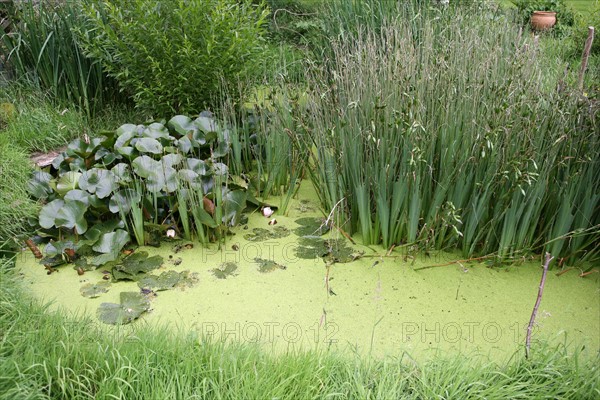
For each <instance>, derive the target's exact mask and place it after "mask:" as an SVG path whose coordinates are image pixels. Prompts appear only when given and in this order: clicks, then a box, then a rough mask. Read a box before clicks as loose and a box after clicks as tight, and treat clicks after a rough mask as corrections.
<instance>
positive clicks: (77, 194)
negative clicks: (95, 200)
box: [65, 189, 91, 207]
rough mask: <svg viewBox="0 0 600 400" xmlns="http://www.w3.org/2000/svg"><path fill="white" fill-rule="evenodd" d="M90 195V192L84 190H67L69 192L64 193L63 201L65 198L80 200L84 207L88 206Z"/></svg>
mask: <svg viewBox="0 0 600 400" xmlns="http://www.w3.org/2000/svg"><path fill="white" fill-rule="evenodd" d="M90 197H91V196H90V194H89V193H88V192H86V191H85V190H79V189H73V190H69V192H68V193H67V194H65V201H66V200H70V201H80V202H82V203H83V204H85V205H86V207H89V205H90Z"/></svg>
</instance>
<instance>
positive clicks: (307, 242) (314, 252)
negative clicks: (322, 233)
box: [296, 236, 327, 260]
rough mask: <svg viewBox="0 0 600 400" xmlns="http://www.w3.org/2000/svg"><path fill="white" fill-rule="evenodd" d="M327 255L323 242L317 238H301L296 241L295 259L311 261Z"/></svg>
mask: <svg viewBox="0 0 600 400" xmlns="http://www.w3.org/2000/svg"><path fill="white" fill-rule="evenodd" d="M326 255H327V248H326V246H325V240H323V239H322V238H321V237H319V236H302V237H301V238H299V239H298V247H296V257H298V258H302V259H305V260H312V259H314V258H318V257H324V256H326Z"/></svg>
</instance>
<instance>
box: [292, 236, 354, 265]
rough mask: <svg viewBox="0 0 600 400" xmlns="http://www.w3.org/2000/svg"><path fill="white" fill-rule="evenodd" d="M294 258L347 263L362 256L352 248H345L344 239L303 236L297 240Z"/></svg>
mask: <svg viewBox="0 0 600 400" xmlns="http://www.w3.org/2000/svg"><path fill="white" fill-rule="evenodd" d="M298 244H299V246H298V247H296V257H298V258H303V259H314V258H317V257H321V258H323V260H324V261H326V262H330V263H347V262H351V261H354V260H356V259H358V258H360V257H361V256H362V253H360V252H356V251H355V250H354V249H353V248H351V247H348V246H346V241H345V240H344V239H327V240H325V239H321V238H320V237H318V236H304V237H301V238H300V239H299V240H298Z"/></svg>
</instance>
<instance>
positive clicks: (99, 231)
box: [85, 219, 125, 242]
mask: <svg viewBox="0 0 600 400" xmlns="http://www.w3.org/2000/svg"><path fill="white" fill-rule="evenodd" d="M124 227H125V224H124V223H123V221H122V220H120V219H109V220H108V221H104V222H100V223H98V224H95V225H94V226H92V227H91V228H90V229H88V230H87V232H85V238H86V239H88V240H93V241H94V242H95V241H97V240H98V239H100V236H102V235H104V234H105V233H110V232H112V231H114V230H115V229H123V228H124Z"/></svg>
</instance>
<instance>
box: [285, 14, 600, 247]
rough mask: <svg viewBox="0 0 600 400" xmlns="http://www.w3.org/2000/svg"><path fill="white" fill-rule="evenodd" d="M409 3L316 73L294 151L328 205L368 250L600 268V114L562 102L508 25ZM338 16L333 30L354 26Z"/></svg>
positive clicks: (336, 51) (345, 39) (345, 40)
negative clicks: (529, 257)
mask: <svg viewBox="0 0 600 400" xmlns="http://www.w3.org/2000/svg"><path fill="white" fill-rule="evenodd" d="M368 3H369V4H370V3H372V2H368ZM409 3H410V4H412V5H413V6H414V7H407V6H406V4H404V6H402V5H400V6H398V7H397V8H396V9H395V15H396V17H394V18H389V17H387V16H382V17H381V20H378V21H377V24H366V25H367V26H371V28H364V27H361V24H360V23H359V22H360V21H361V18H360V17H356V20H355V24H354V25H352V26H353V27H354V30H349V29H347V28H344V29H341V28H340V29H339V30H340V31H341V32H342V33H340V34H338V35H337V36H335V37H333V38H330V42H331V55H330V58H329V59H326V60H325V61H324V62H323V64H322V65H321V67H320V68H317V67H315V68H314V69H313V70H311V71H310V72H309V73H308V76H307V80H308V86H309V87H310V88H311V91H310V98H311V101H310V102H309V103H308V106H307V108H308V110H307V112H305V113H303V114H301V117H300V118H299V121H298V122H297V123H296V129H295V130H294V142H295V144H296V146H297V147H298V148H302V149H304V150H305V151H310V154H311V164H310V172H311V175H312V178H313V182H314V184H315V187H316V188H317V191H318V193H319V196H320V199H321V201H322V203H323V206H324V207H325V208H326V209H329V210H331V209H332V208H333V207H334V206H335V205H336V204H338V203H339V204H340V205H339V206H338V207H340V206H341V210H340V211H342V214H341V219H340V221H339V223H344V222H346V221H347V224H346V229H347V230H348V231H350V232H360V234H361V236H362V239H363V241H364V243H366V244H373V243H382V244H383V245H384V246H385V247H388V248H389V247H391V246H398V245H403V244H416V243H418V244H420V245H421V246H423V247H427V248H435V249H443V248H448V247H452V248H460V249H462V251H463V252H464V254H465V256H472V255H475V254H481V253H485V254H490V253H495V254H496V255H497V256H498V257H499V258H507V257H516V256H519V255H521V254H522V253H523V252H527V251H534V250H536V251H539V250H541V249H542V248H543V247H547V248H548V249H549V250H552V251H553V252H554V253H553V254H554V255H556V256H560V257H570V256H573V257H574V256H578V257H582V256H585V257H594V256H597V255H598V250H599V249H598V247H597V246H596V247H593V244H591V243H598V242H599V241H600V228H599V227H600V212H599V202H598V200H599V199H600V197H599V196H600V176H599V174H598V171H599V170H600V169H599V165H600V139H599V135H598V126H597V122H596V120H595V119H594V113H595V110H594V109H593V107H592V106H591V105H590V104H588V103H587V102H585V101H582V100H580V99H579V98H577V97H575V96H572V97H569V96H565V95H562V94H558V93H556V91H554V90H553V87H552V86H551V85H549V82H552V81H553V79H554V78H553V77H549V76H547V75H546V74H545V71H544V69H543V66H542V58H543V56H542V55H541V54H539V52H538V50H537V49H536V47H535V46H534V44H533V43H531V41H530V39H529V38H527V37H523V36H521V35H520V34H519V29H518V28H517V26H516V25H514V24H512V23H511V22H510V21H508V20H506V19H498V18H496V19H494V18H490V14H489V12H488V10H479V9H477V8H472V7H468V8H467V7H457V8H451V9H437V10H436V9H431V8H427V7H422V6H419V4H418V2H409ZM353 4H354V3H353ZM341 15H342V17H341V18H342V20H341V21H335V20H333V21H331V24H332V25H335V24H336V23H337V24H339V25H340V26H342V27H343V26H345V25H344V24H346V25H348V20H347V19H348V18H349V17H348V15H347V14H344V13H341ZM554 81H555V79H554Z"/></svg>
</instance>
